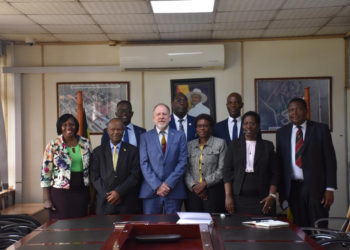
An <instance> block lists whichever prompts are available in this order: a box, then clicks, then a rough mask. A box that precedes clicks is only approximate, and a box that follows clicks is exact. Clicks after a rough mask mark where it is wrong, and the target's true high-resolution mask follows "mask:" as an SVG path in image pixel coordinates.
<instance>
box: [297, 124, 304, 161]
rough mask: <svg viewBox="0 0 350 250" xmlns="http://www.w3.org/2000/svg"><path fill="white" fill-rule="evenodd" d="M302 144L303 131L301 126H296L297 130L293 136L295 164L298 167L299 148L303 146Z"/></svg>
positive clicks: (299, 158) (299, 159)
mask: <svg viewBox="0 0 350 250" xmlns="http://www.w3.org/2000/svg"><path fill="white" fill-rule="evenodd" d="M303 144H304V140H303V131H302V130H301V126H298V131H297V134H296V137H295V164H296V165H297V166H298V167H302V161H301V149H302V148H303Z"/></svg>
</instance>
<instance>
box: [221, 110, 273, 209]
mask: <svg viewBox="0 0 350 250" xmlns="http://www.w3.org/2000/svg"><path fill="white" fill-rule="evenodd" d="M242 128H243V131H244V136H243V137H241V138H239V139H236V140H234V141H232V142H231V143H230V145H229V147H228V150H227V153H226V157H225V163H224V183H225V195H226V197H225V207H226V210H227V211H228V212H229V213H231V214H233V213H234V212H237V213H247V214H253V215H261V214H265V215H273V214H275V213H276V203H275V199H276V191H277V184H278V181H279V167H278V163H277V158H276V153H275V151H274V146H273V144H272V142H270V141H266V140H263V139H261V133H260V117H259V115H258V114H257V113H256V112H253V111H249V112H247V113H245V114H244V115H243V117H242Z"/></svg>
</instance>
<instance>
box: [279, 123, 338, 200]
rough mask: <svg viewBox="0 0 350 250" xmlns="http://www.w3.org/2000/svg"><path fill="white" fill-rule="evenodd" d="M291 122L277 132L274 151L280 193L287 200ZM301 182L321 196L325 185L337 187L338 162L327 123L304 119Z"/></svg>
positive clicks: (290, 176) (290, 168) (290, 174)
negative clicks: (276, 159) (279, 178)
mask: <svg viewBox="0 0 350 250" xmlns="http://www.w3.org/2000/svg"><path fill="white" fill-rule="evenodd" d="M292 129H293V124H288V125H286V126H284V127H282V128H280V129H278V130H277V132H276V151H277V156H278V158H279V161H280V164H281V165H282V178H281V180H282V183H281V185H280V195H281V198H282V200H284V199H288V198H289V194H290V181H291V178H292V158H291V152H292V150H291V136H292ZM302 168H303V175H304V185H306V187H307V189H308V190H309V191H310V193H311V195H313V196H314V197H316V198H318V199H320V200H321V199H322V197H323V194H324V192H325V190H326V188H327V187H331V188H337V161H336V157H335V151H334V147H333V143H332V137H331V133H330V131H329V128H328V126H327V125H326V124H322V123H318V122H313V121H307V123H306V134H305V139H304V146H303V149H302Z"/></svg>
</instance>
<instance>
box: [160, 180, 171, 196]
mask: <svg viewBox="0 0 350 250" xmlns="http://www.w3.org/2000/svg"><path fill="white" fill-rule="evenodd" d="M169 192H170V187H169V186H168V184H166V183H165V182H163V183H162V184H161V185H160V186H159V187H158V189H157V195H159V196H162V197H165V196H167V195H168V193H169Z"/></svg>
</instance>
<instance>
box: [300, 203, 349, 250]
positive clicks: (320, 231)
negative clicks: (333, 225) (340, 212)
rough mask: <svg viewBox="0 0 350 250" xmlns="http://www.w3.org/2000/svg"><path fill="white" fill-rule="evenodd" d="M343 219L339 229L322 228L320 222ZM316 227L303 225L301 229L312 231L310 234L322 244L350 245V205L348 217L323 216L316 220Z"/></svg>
mask: <svg viewBox="0 0 350 250" xmlns="http://www.w3.org/2000/svg"><path fill="white" fill-rule="evenodd" d="M332 221H341V222H343V223H342V225H341V227H340V228H339V229H329V228H321V227H320V223H325V222H332ZM314 226H315V227H302V228H301V229H302V230H304V231H306V232H310V234H309V236H310V237H311V238H313V239H314V240H316V241H317V243H318V244H320V245H321V246H327V245H331V244H340V245H341V246H343V247H350V206H349V209H348V212H347V215H346V217H329V218H321V219H318V220H317V221H315V224H314Z"/></svg>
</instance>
